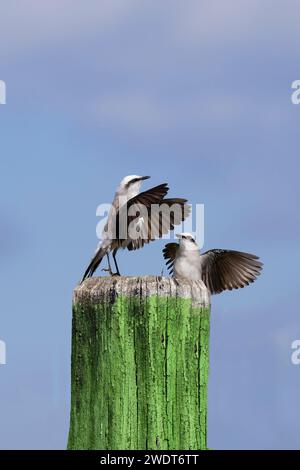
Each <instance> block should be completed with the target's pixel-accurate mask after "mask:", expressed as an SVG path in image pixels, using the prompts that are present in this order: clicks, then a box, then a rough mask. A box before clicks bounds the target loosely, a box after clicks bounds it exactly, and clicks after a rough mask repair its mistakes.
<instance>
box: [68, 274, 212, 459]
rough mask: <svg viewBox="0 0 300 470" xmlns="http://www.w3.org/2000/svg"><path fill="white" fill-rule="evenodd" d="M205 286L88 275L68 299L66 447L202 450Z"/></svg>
mask: <svg viewBox="0 0 300 470" xmlns="http://www.w3.org/2000/svg"><path fill="white" fill-rule="evenodd" d="M209 328H210V299H209V295H208V292H207V290H206V288H205V286H204V285H203V284H202V283H201V282H189V281H183V282H182V283H181V282H180V284H178V283H177V282H176V281H174V279H168V278H160V277H148V276H147V277H140V278H123V277H122V278H94V279H89V280H87V281H86V282H85V283H84V284H83V285H82V286H80V287H78V288H77V289H76V290H75V293H74V301H73V327H72V330H73V331H72V399H71V423H70V432H69V442H68V448H69V449H99V450H118V449H122V450H131V449H136V450H174V449H176V450H199V449H206V448H207V382H208V373H209Z"/></svg>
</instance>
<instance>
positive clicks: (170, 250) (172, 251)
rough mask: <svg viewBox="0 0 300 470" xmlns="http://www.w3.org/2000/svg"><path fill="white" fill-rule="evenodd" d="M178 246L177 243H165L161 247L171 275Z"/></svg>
mask: <svg viewBox="0 0 300 470" xmlns="http://www.w3.org/2000/svg"><path fill="white" fill-rule="evenodd" d="M178 248H179V244H178V243H167V244H166V246H165V247H164V249H163V255H164V259H165V260H166V265H167V268H168V270H169V274H170V275H172V274H173V271H174V261H175V258H176V255H177V250H178Z"/></svg>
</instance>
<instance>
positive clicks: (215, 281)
mask: <svg viewBox="0 0 300 470" xmlns="http://www.w3.org/2000/svg"><path fill="white" fill-rule="evenodd" d="M177 237H178V238H179V244H178V243H168V244H167V245H166V246H165V248H164V249H163V254H164V258H165V260H167V261H166V264H167V266H168V269H169V272H170V274H172V275H173V277H175V278H177V279H180V278H185V279H190V280H192V281H196V280H202V281H203V282H204V284H205V285H206V287H207V288H208V290H209V291H210V293H211V294H219V293H220V292H222V291H224V290H227V289H228V290H232V289H238V288H240V287H245V286H248V285H249V284H250V283H251V282H254V281H255V280H256V278H257V277H258V276H259V275H260V271H261V270H262V266H263V263H261V262H260V261H258V260H259V258H258V256H255V255H251V254H249V253H243V252H241V251H233V250H209V251H206V252H205V253H203V254H200V251H199V247H198V245H197V243H196V241H195V239H194V238H193V236H192V235H191V234H190V233H180V234H178V235H177Z"/></svg>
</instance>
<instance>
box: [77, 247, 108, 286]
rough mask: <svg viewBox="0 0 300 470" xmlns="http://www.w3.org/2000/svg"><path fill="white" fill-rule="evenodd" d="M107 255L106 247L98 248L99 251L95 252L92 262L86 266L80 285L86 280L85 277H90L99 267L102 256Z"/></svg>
mask: <svg viewBox="0 0 300 470" xmlns="http://www.w3.org/2000/svg"><path fill="white" fill-rule="evenodd" d="M106 253H107V247H105V248H104V247H100V248H99V250H98V251H97V253H96V254H95V256H94V257H93V259H92V261H91V262H90V264H89V265H88V267H87V269H86V271H85V273H84V275H83V278H82V280H81V283H82V282H83V281H84V280H85V279H86V278H87V277H91V276H92V275H93V274H94V272H95V271H96V269H97V268H98V266H99V265H100V263H101V261H102V260H103V258H104V256H105V255H106Z"/></svg>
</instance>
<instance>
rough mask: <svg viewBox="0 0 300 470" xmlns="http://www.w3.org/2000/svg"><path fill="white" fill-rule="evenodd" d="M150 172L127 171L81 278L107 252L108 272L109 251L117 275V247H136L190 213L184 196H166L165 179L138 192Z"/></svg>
mask: <svg viewBox="0 0 300 470" xmlns="http://www.w3.org/2000/svg"><path fill="white" fill-rule="evenodd" d="M148 178H150V176H137V175H130V176H126V177H125V178H123V179H122V181H121V183H120V185H119V186H118V188H117V191H116V193H115V197H114V200H113V202H112V205H111V209H110V211H109V214H108V220H107V224H106V226H105V228H104V230H103V233H102V237H101V242H100V243H99V245H98V248H97V250H96V253H95V255H94V257H93V258H92V260H91V262H90V264H89V266H88V267H87V269H86V271H85V273H84V276H83V279H82V281H84V280H85V279H86V278H87V277H91V276H92V275H93V273H94V272H95V270H96V269H97V268H98V266H99V264H100V263H101V261H102V259H103V258H104V256H107V260H108V270H107V271H109V273H110V274H111V275H114V273H113V272H112V270H111V264H110V259H109V253H110V252H112V254H113V259H114V263H115V267H116V270H117V272H116V273H115V274H116V275H120V271H119V268H118V264H117V261H116V253H117V251H118V250H119V249H120V248H127V249H128V250H130V251H131V250H136V249H138V248H142V247H143V246H144V244H145V243H149V242H150V241H152V240H155V239H156V238H161V237H162V236H163V235H165V234H167V233H168V232H169V231H170V230H173V229H174V226H175V225H179V224H180V223H181V222H182V221H183V220H185V219H186V218H187V217H188V215H189V213H190V206H189V205H187V204H186V202H187V200H186V199H182V198H172V199H166V198H165V196H166V195H167V193H168V191H169V188H168V185H167V184H166V183H164V184H160V185H159V186H155V187H154V188H151V189H148V190H147V191H144V192H140V189H141V184H142V182H143V181H144V180H146V179H148Z"/></svg>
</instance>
